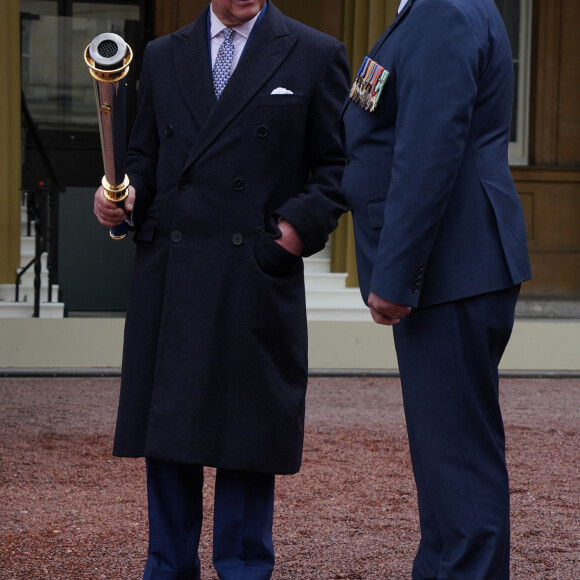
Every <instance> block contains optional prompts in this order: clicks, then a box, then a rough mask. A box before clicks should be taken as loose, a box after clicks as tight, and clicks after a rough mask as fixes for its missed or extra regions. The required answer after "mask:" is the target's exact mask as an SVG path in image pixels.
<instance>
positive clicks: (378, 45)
mask: <svg viewBox="0 0 580 580" xmlns="http://www.w3.org/2000/svg"><path fill="white" fill-rule="evenodd" d="M411 4H413V0H409V1H408V2H407V4H405V6H404V7H403V10H401V12H399V13H398V14H397V16H396V17H395V19H394V20H393V22H391V24H390V26H389V27H388V28H387V29H386V30H385V31H384V32H383V34H382V36H381V37H380V38H379V40H377V42H376V43H375V45H374V46H373V48H372V50H371V51H370V52H369V54H368V56H369V58H374V56H375V55H376V53H377V52H378V51H379V50H380V48H381V46H383V44H384V43H385V40H387V37H388V36H389V34H391V32H393V30H394V29H395V27H396V26H397V25H398V24H399V22H401V20H402V19H403V18H404V16H405V15H406V14H407V13H408V12H409V10H410V8H411ZM355 65H356V63H355ZM358 66H360V65H358ZM355 70H358V69H356V68H355ZM351 103H352V100H351V99H350V97H347V99H346V101H345V103H344V106H343V108H342V112H341V115H340V118H341V119H342V118H343V117H344V114H345V112H346V110H347V109H348V107H349V105H350V104H351Z"/></svg>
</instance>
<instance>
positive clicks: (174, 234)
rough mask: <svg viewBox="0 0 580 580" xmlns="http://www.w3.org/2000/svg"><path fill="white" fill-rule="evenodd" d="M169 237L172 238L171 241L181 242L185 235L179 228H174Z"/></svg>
mask: <svg viewBox="0 0 580 580" xmlns="http://www.w3.org/2000/svg"><path fill="white" fill-rule="evenodd" d="M169 237H170V238H171V241H172V242H174V243H176V244H177V242H181V240H182V238H183V236H182V235H181V232H180V231H179V230H173V231H172V232H171V233H170V234H169Z"/></svg>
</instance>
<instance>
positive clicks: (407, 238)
mask: <svg viewBox="0 0 580 580" xmlns="http://www.w3.org/2000/svg"><path fill="white" fill-rule="evenodd" d="M404 25H405V27H406V29H405V35H404V38H403V40H402V41H401V44H400V45H399V46H397V48H396V50H397V53H396V54H395V57H394V63H395V66H396V70H395V71H394V72H395V75H396V83H397V84H396V91H397V101H398V104H399V105H398V112H397V119H396V125H395V149H394V157H393V166H392V173H391V182H390V186H389V190H388V193H387V197H386V203H385V215H384V225H383V228H382V230H381V235H380V240H379V246H378V252H377V257H376V260H375V265H374V268H373V273H372V278H371V284H370V290H371V291H372V292H374V293H375V294H377V295H379V296H381V297H383V298H386V299H388V300H392V301H394V302H398V303H402V304H406V305H409V306H412V307H415V306H417V304H418V302H419V295H420V283H419V280H420V278H421V275H422V272H423V270H424V269H425V268H427V263H428V261H429V257H430V254H431V251H432V249H433V246H434V244H435V240H436V238H437V232H438V227H439V223H440V221H441V219H442V216H443V215H444V213H445V209H446V206H447V203H448V201H449V199H450V196H451V193H452V189H453V185H454V182H455V179H456V176H457V173H458V171H459V167H460V165H461V162H462V159H463V156H464V154H465V150H466V144H467V140H468V134H469V128H470V122H471V117H472V113H473V107H474V103H475V100H476V97H477V90H478V76H479V67H480V63H481V61H482V51H481V46H480V41H479V39H478V38H477V35H476V34H475V32H474V29H473V27H472V26H471V22H470V20H469V18H467V16H466V15H465V14H464V13H463V12H462V11H461V9H460V8H458V7H457V6H456V5H454V4H452V3H451V2H447V1H434V2H424V3H422V4H417V5H413V7H412V9H411V12H410V14H409V16H408V21H407V22H405V23H404ZM457 227H458V228H461V224H457Z"/></svg>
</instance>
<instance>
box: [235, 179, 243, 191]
mask: <svg viewBox="0 0 580 580" xmlns="http://www.w3.org/2000/svg"><path fill="white" fill-rule="evenodd" d="M245 187H246V184H245V182H244V180H243V179H240V178H239V177H237V178H236V179H234V189H235V190H237V191H242V189H245Z"/></svg>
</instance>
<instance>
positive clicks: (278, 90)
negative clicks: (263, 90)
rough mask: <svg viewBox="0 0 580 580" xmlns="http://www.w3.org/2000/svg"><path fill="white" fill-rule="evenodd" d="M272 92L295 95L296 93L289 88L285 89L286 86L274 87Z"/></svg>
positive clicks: (273, 93)
mask: <svg viewBox="0 0 580 580" xmlns="http://www.w3.org/2000/svg"><path fill="white" fill-rule="evenodd" d="M270 94H272V95H293V94H294V93H293V92H292V91H289V90H288V89H285V88H284V87H278V88H277V89H274V90H273V91H272V92H271V93H270Z"/></svg>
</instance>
